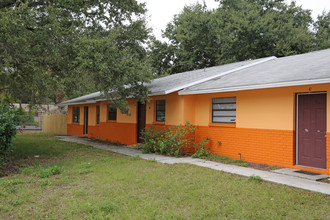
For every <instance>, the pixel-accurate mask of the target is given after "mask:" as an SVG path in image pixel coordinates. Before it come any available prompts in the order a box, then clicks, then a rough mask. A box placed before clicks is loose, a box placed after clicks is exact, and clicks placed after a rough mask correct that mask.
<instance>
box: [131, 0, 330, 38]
mask: <svg viewBox="0 0 330 220" xmlns="http://www.w3.org/2000/svg"><path fill="white" fill-rule="evenodd" d="M137 1H138V2H146V3H147V9H148V16H149V22H148V23H149V26H150V27H151V28H152V29H153V33H154V35H155V36H156V38H157V39H161V31H162V30H164V29H165V27H166V25H167V23H169V22H170V21H172V19H173V16H174V15H175V14H179V13H180V12H181V10H182V9H183V7H184V6H185V5H191V4H195V3H196V2H200V3H202V2H203V0H137ZM205 2H206V5H207V6H208V8H209V9H212V8H216V7H217V6H218V4H219V3H218V2H215V1H214V0H205ZM286 2H288V3H289V2H291V0H286ZM296 3H297V5H299V6H302V7H303V8H304V9H311V10H312V16H313V18H314V19H316V17H317V15H319V14H321V13H322V11H323V10H326V11H329V10H330V0H296Z"/></svg>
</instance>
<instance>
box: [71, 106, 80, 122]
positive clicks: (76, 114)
mask: <svg viewBox="0 0 330 220" xmlns="http://www.w3.org/2000/svg"><path fill="white" fill-rule="evenodd" d="M72 121H73V123H79V121H80V107H73V119H72Z"/></svg>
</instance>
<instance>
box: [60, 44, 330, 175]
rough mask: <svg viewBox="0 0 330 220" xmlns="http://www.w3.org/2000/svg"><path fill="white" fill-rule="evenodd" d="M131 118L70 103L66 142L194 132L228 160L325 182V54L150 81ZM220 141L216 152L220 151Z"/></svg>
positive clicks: (85, 100) (329, 87) (329, 159)
mask: <svg viewBox="0 0 330 220" xmlns="http://www.w3.org/2000/svg"><path fill="white" fill-rule="evenodd" d="M148 87H149V89H150V91H151V95H150V102H148V103H146V104H141V103H135V102H134V100H133V99H128V103H129V107H130V111H129V112H130V114H129V115H125V114H122V113H120V111H119V110H117V109H111V108H109V105H108V101H106V100H104V99H103V98H102V96H101V94H100V93H93V94H89V95H86V96H82V97H78V98H76V99H72V100H68V101H66V102H64V103H62V105H68V135H73V136H87V137H93V138H97V139H101V140H108V141H111V142H120V143H122V144H128V145H131V144H136V143H137V142H138V141H139V132H140V130H141V129H143V128H145V127H146V126H149V125H157V126H171V125H180V124H181V125H182V124H184V123H185V122H190V123H191V124H194V125H196V126H197V125H198V127H199V129H196V131H195V135H196V137H197V138H196V139H197V140H196V141H200V140H202V139H203V138H204V137H206V136H208V137H209V138H210V139H211V141H210V146H211V148H212V150H213V151H214V152H215V153H217V154H219V155H224V156H228V157H230V158H234V159H239V158H241V159H242V160H245V161H249V162H254V163H263V164H268V165H276V166H282V167H289V168H295V169H300V170H306V171H311V172H316V173H323V174H329V169H330V139H329V137H330V136H329V133H330V131H329V130H328V129H329V128H330V117H329V116H330V110H329V109H330V106H329V105H330V104H329V103H330V98H329V96H328V95H327V93H328V92H330V49H328V50H322V51H317V52H312V53H307V54H303V55H295V56H289V57H284V58H276V57H269V58H263V59H258V60H250V61H244V62H238V63H232V64H227V65H222V66H217V67H211V68H206V69H202V70H195V71H189V72H185V73H179V74H175V75H171V76H167V77H163V78H159V79H155V80H154V81H153V82H151V83H150V84H149V85H148ZM219 141H220V142H221V144H220V145H219V144H218V143H219Z"/></svg>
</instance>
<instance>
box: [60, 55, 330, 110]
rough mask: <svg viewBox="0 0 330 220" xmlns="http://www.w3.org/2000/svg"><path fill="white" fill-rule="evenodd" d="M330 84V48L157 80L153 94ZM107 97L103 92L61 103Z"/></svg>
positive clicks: (243, 62) (153, 86)
mask: <svg viewBox="0 0 330 220" xmlns="http://www.w3.org/2000/svg"><path fill="white" fill-rule="evenodd" d="M319 83H330V49H326V50H320V51H315V52H311V53H306V54H301V55H294V56H288V57H283V58H276V57H267V58H262V59H257V60H248V61H242V62H236V63H231V64H225V65H221V66H216V67H210V68H205V69H200V70H193V71H188V72H183V73H178V74H173V75H170V76H165V77H162V78H158V79H154V80H153V81H152V82H151V83H149V84H147V85H146V86H147V87H148V88H149V90H150V92H151V93H150V96H155V95H165V94H169V93H172V92H177V91H179V95H186V94H202V93H216V92H229V91H239V90H249V89H262V88H274V87H284V86H296V85H308V84H319ZM101 100H105V99H104V98H103V97H102V93H101V92H95V93H91V94H88V95H85V96H81V97H78V98H75V99H71V100H68V101H65V102H62V103H61V104H60V105H74V104H85V103H95V102H97V101H101Z"/></svg>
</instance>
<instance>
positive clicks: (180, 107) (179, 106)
mask: <svg viewBox="0 0 330 220" xmlns="http://www.w3.org/2000/svg"><path fill="white" fill-rule="evenodd" d="M329 90H330V84H318V85H308V86H292V87H283V88H272V89H258V90H248V91H237V92H224V93H214V94H200V95H183V96H180V95H178V93H171V94H168V95H162V96H152V97H150V102H149V103H147V105H146V114H147V118H146V124H147V125H148V126H150V125H157V126H158V127H160V126H172V125H183V124H184V123H185V122H187V121H189V122H190V123H192V124H194V125H196V126H197V125H198V126H199V129H197V130H196V132H195V134H196V136H197V139H196V140H197V141H198V140H201V139H202V138H204V137H206V136H208V137H209V138H211V142H210V146H211V148H212V149H213V150H214V152H215V153H217V154H219V155H225V156H228V157H231V158H234V159H238V158H239V153H240V154H241V157H242V159H243V160H245V161H249V162H255V163H265V164H269V165H277V166H283V167H290V168H299V169H303V170H308V171H313V172H318V173H328V174H329V169H330V139H329V138H330V134H329V133H328V138H327V170H320V169H313V168H306V167H298V166H296V165H295V150H296V146H295V109H296V107H295V95H296V93H303V92H320V91H322V92H324V91H326V92H327V93H328V94H329V92H330V91H329ZM216 97H236V124H221V123H217V124H213V123H211V121H212V118H211V116H212V98H216ZM162 99H164V100H166V110H165V112H166V120H165V122H164V123H157V122H156V120H155V115H156V114H155V103H156V100H162ZM96 105H100V106H101V119H100V121H101V123H100V125H96V123H95V122H96V107H95V106H96ZM83 106H84V105H81V106H80V107H83ZM88 106H89V107H90V108H89V109H90V110H89V125H90V127H89V134H88V136H90V137H94V138H99V139H102V140H109V141H112V142H120V143H123V144H135V143H136V141H137V140H136V139H137V137H136V136H137V135H136V134H137V125H136V124H137V107H136V105H135V104H134V102H133V100H129V106H130V115H129V116H127V115H124V114H121V113H120V112H119V110H118V112H117V121H116V122H112V121H108V120H107V111H108V110H107V103H106V102H101V103H96V104H90V105H88ZM83 114H84V112H83V108H81V113H80V126H78V125H77V124H72V106H69V109H68V134H69V135H81V136H82V132H83V128H82V127H83ZM94 116H95V117H94ZM93 117H94V118H93ZM79 132H80V133H79ZM327 132H330V95H327ZM218 141H221V143H222V144H221V145H218V144H217V142H218Z"/></svg>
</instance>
